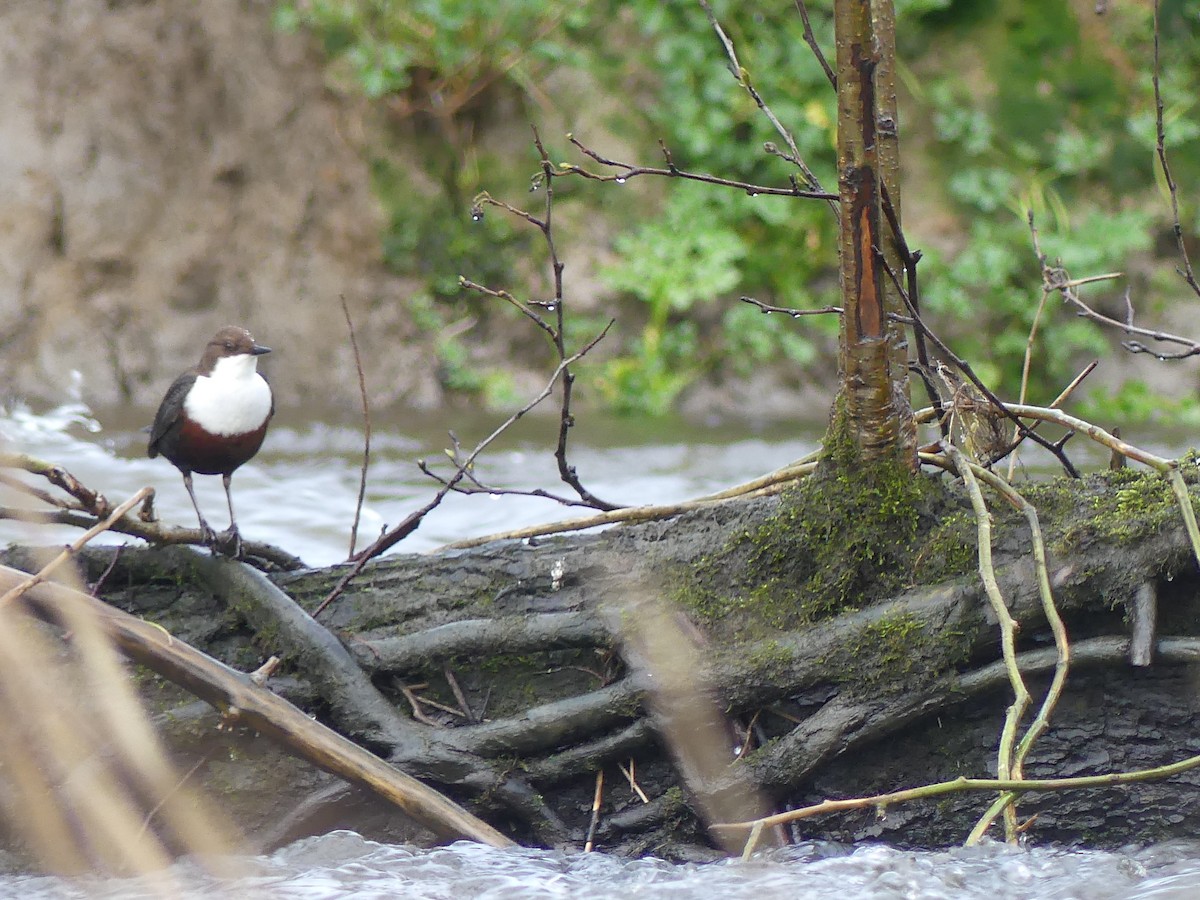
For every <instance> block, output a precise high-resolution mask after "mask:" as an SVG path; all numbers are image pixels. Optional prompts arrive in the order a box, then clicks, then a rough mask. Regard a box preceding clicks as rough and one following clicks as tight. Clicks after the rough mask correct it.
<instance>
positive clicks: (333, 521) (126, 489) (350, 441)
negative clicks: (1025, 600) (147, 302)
mask: <svg viewBox="0 0 1200 900" xmlns="http://www.w3.org/2000/svg"><path fill="white" fill-rule="evenodd" d="M152 416H153V411H152V410H145V411H141V412H129V411H125V410H118V411H112V412H100V413H93V412H92V411H90V410H88V409H87V408H86V407H84V406H82V405H78V404H72V405H65V406H62V407H59V408H58V409H55V410H51V411H50V412H48V413H42V414H40V415H34V414H33V413H31V412H29V411H28V410H25V409H23V408H16V409H12V410H10V411H8V412H7V414H4V413H0V436H4V437H6V438H7V439H8V441H9V442H10V444H11V445H12V446H13V447H14V449H19V450H22V451H24V452H26V453H30V454H32V455H34V456H37V457H40V458H43V459H46V460H48V461H52V462H56V463H58V464H60V465H63V466H65V467H66V468H67V469H68V470H70V471H71V473H72V474H74V475H75V476H76V477H77V478H79V479H80V480H81V481H83V482H84V483H85V484H87V485H88V486H90V487H94V488H96V489H99V490H101V491H103V493H104V494H105V496H106V497H107V498H108V499H109V500H110V501H112V502H113V503H114V504H116V503H119V502H120V501H121V500H123V499H125V498H126V497H129V496H130V495H132V494H133V493H135V492H136V491H137V490H138V489H139V488H141V487H143V486H145V485H153V486H154V487H155V489H156V491H157V496H156V500H155V507H156V509H157V511H158V515H159V518H160V519H162V520H163V521H165V522H170V523H174V524H180V525H186V526H192V527H194V526H195V524H196V514H195V512H194V511H193V510H192V506H191V502H190V501H189V500H188V496H187V493H186V492H185V490H184V487H183V480H182V479H181V478H180V477H179V473H178V472H177V471H176V470H175V469H174V467H172V466H171V464H170V463H168V462H166V461H165V460H163V459H162V458H161V457H160V458H158V459H153V460H151V459H147V458H146V435H145V434H144V433H143V432H142V431H141V426H143V425H144V424H145V423H146V422H148V421H149V420H150V419H151V418H152ZM499 421H503V417H491V418H488V419H484V418H482V417H480V416H478V415H476V416H465V415H450V414H448V415H447V416H446V417H445V418H444V419H440V420H439V419H438V418H434V417H424V418H420V417H416V416H407V417H405V418H404V419H403V420H390V421H389V420H383V421H375V422H373V428H372V430H373V434H372V439H371V464H370V469H369V479H368V490H367V494H366V502H365V504H364V506H363V510H362V517H361V522H360V525H359V531H358V534H359V541H358V546H359V547H361V546H363V545H364V544H365V543H369V542H370V541H371V540H372V539H373V538H374V537H375V536H377V535H378V534H379V531H380V529H382V528H384V527H385V526H387V525H395V524H397V523H398V522H400V521H401V520H403V519H404V517H405V516H407V515H408V514H409V513H410V512H412V511H413V510H415V509H419V508H420V507H421V506H422V505H423V504H425V503H426V502H428V500H429V499H430V498H431V497H432V496H433V495H434V493H435V492H436V490H437V487H438V485H437V483H436V482H434V481H433V480H432V479H431V478H430V477H428V476H427V475H425V474H423V473H422V472H421V470H420V469H419V468H418V466H417V465H416V460H418V459H426V460H428V461H429V464H430V467H431V468H435V469H440V471H441V473H442V474H443V475H448V474H451V473H452V472H453V468H452V467H451V466H450V463H449V460H448V459H447V457H446V449H447V448H449V447H450V446H451V440H450V438H449V436H448V434H447V429H448V428H455V429H457V431H456V433H457V435H458V437H459V438H460V440H461V442H462V445H463V447H465V448H466V451H467V452H469V451H470V450H471V449H472V448H473V447H474V446H475V444H476V443H478V442H479V441H480V440H482V439H483V438H484V437H486V436H487V435H488V434H489V433H490V432H491V431H492V430H493V429H494V428H495V427H496V425H497V423H498V422H499ZM556 429H557V422H556V421H549V420H533V421H522V422H521V423H520V427H519V428H517V429H514V430H513V436H512V437H509V436H508V435H507V434H506V435H505V437H504V439H502V440H501V441H498V442H497V443H496V445H494V446H493V447H490V448H489V449H488V450H487V451H485V453H484V454H482V455H481V456H480V458H479V460H478V462H477V464H476V466H475V468H474V472H475V474H476V476H477V477H478V478H479V480H480V481H482V482H484V483H486V484H488V485H489V486H493V487H499V488H505V489H512V490H524V491H529V490H534V489H539V488H540V489H543V490H548V491H553V492H555V493H556V494H561V495H563V496H564V497H573V496H574V495H573V494H572V493H571V490H570V488H568V487H566V486H565V485H563V484H562V483H561V482H560V481H559V477H558V470H557V466H556V463H555V460H554V456H553V453H554V446H555V441H556V437H557V431H556ZM820 434H821V431H820V429H819V428H818V427H816V426H813V425H809V426H805V427H803V428H800V429H797V428H796V427H795V426H786V427H785V426H778V425H777V426H773V427H771V428H763V429H759V430H758V431H757V433H756V432H755V431H754V430H749V429H747V427H746V426H740V427H735V426H711V427H702V426H697V425H691V424H688V423H685V422H667V423H664V422H661V421H659V422H651V423H642V422H630V421H623V420H611V419H610V420H603V421H602V420H600V419H599V418H597V419H596V420H595V421H585V422H584V423H582V424H581V425H580V426H578V427H577V428H576V429H575V432H574V433H573V440H574V442H575V443H574V445H573V446H572V448H571V453H570V458H569V462H570V463H571V464H572V465H574V466H576V468H577V470H578V472H579V476H580V478H581V479H582V481H583V483H584V485H585V486H586V487H587V488H588V489H589V490H590V491H592V493H594V494H595V495H597V496H599V497H600V498H602V499H604V500H607V501H609V502H612V503H619V504H621V505H640V504H646V503H666V502H672V501H679V500H687V499H691V498H694V497H698V496H701V495H703V494H705V493H709V492H712V491H716V490H720V489H722V488H726V487H730V486H732V485H735V484H738V483H740V482H743V481H747V480H749V479H751V478H755V477H757V476H759V475H762V474H765V473H767V472H770V471H771V470H772V469H775V468H778V467H779V466H781V465H784V464H786V463H788V462H791V461H793V460H795V459H797V458H798V457H800V456H803V455H804V454H806V453H808V452H810V451H811V450H813V449H814V448H815V447H816V446H817V441H818V440H819V439H820ZM362 458H363V438H362V428H361V424H360V423H358V422H346V423H340V422H337V421H336V420H333V419H328V418H327V419H324V420H313V419H309V420H305V421H302V420H298V419H289V418H288V417H287V415H286V414H281V415H279V416H278V417H277V418H276V421H275V422H274V423H273V425H272V428H271V431H270V433H269V434H268V436H267V440H266V443H265V445H264V447H263V450H262V452H260V453H259V455H258V456H256V457H255V458H254V459H253V460H252V461H251V462H250V463H249V464H247V465H245V466H243V467H242V468H241V469H239V470H238V471H237V473H236V474H235V475H234V478H233V499H234V508H235V510H236V512H237V517H238V525H239V527H240V529H241V532H242V535H243V536H244V537H246V538H248V539H252V540H261V541H267V542H270V543H274V544H277V545H279V546H280V547H282V548H283V549H285V550H287V551H289V552H291V553H293V554H295V555H297V556H299V557H300V558H301V559H303V560H304V561H305V562H306V563H308V564H309V565H314V566H320V565H329V564H331V563H334V562H338V561H341V560H343V559H345V558H346V555H347V552H348V550H349V537H350V529H351V525H352V523H353V520H354V510H355V506H356V504H357V500H358V490H359V481H360V473H361V467H362ZM195 485H196V494H197V497H198V500H199V503H200V506H201V509H202V510H203V511H204V513H205V517H206V518H207V519H209V521H210V523H211V524H212V525H213V527H214V528H216V529H218V530H220V529H221V528H223V527H225V524H226V522H227V519H228V514H227V512H226V508H225V496H224V492H223V490H222V488H221V479H220V478H216V477H206V476H200V475H197V476H196V477H195ZM0 496H2V495H0ZM4 502H5V503H13V502H15V501H14V500H13V499H12V498H11V497H9V498H8V499H5V501H4ZM589 512H594V510H589V509H586V508H582V507H564V506H562V505H560V504H558V503H555V502H552V501H549V500H546V499H542V498H540V497H530V496H522V495H517V494H487V493H484V494H476V495H472V496H464V495H460V494H451V495H450V496H448V497H447V498H446V500H445V501H444V502H443V503H442V505H441V506H439V507H438V508H437V509H436V510H434V512H433V513H432V514H430V515H429V516H428V517H427V518H426V520H425V521H424V522H423V523H422V525H421V527H420V528H419V529H418V530H417V531H416V533H414V534H413V535H412V536H411V537H410V538H409V539H408V540H406V541H405V542H404V543H403V544H401V545H400V548H399V549H400V550H409V551H413V552H420V551H425V550H429V549H432V548H434V547H437V546H439V545H441V544H444V543H447V542H450V541H455V540H460V539H463V538H467V537H476V536H480V535H485V534H492V533H495V532H500V531H507V530H511V529H514V528H519V527H522V526H525V525H533V524H539V523H545V522H553V521H557V520H560V519H564V518H574V517H578V516H583V515H587V514H588V513H589ZM71 534H72V529H67V528H59V529H49V528H45V527H39V528H37V529H36V530H31V529H30V528H29V527H28V526H16V525H13V524H12V523H3V522H0V541H4V542H8V541H14V540H25V541H31V540H36V541H41V542H60V541H68V540H70V539H71ZM76 536H77V533H76ZM104 540H106V541H109V542H113V541H118V540H124V539H123V538H119V537H107V538H105V539H104Z"/></svg>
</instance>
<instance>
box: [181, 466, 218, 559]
mask: <svg viewBox="0 0 1200 900" xmlns="http://www.w3.org/2000/svg"><path fill="white" fill-rule="evenodd" d="M183 486H184V487H185V488H187V492H188V496H189V497H191V498H192V506H193V507H194V508H195V510H196V518H197V519H199V520H200V534H202V535H203V536H204V543H205V544H206V545H207V546H208V549H209V550H211V551H213V553H216V552H217V533H216V532H215V531H213V530H212V528H210V527H209V525H208V522H206V521H205V520H204V513H202V512H200V504H199V503H197V502H196V492H195V491H193V490H192V473H191V472H184V473H183Z"/></svg>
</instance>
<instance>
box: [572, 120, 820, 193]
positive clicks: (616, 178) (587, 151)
mask: <svg viewBox="0 0 1200 900" xmlns="http://www.w3.org/2000/svg"><path fill="white" fill-rule="evenodd" d="M567 140H569V141H570V142H571V143H572V144H574V145H575V146H576V147H577V148H578V149H579V151H580V152H581V153H583V154H584V155H585V156H588V157H590V158H591V159H593V160H595V161H596V162H598V163H599V164H600V165H602V166H608V167H610V168H613V169H619V170H620V171H619V172H618V173H617V174H615V175H600V174H597V173H596V172H592V171H589V170H588V169H585V168H583V166H577V165H575V164H574V163H567V162H561V163H559V164H558V167H557V169H556V170H555V172H554V174H555V176H556V177H562V176H564V175H578V176H579V177H580V178H587V179H589V180H591V181H612V182H616V183H617V184H624V183H625V182H627V181H628V180H629V179H631V178H637V177H638V176H640V175H658V176H660V177H663V178H681V179H683V180H684V181H699V182H701V183H703V184H715V185H719V186H721V187H731V188H736V189H737V190H740V191H744V192H745V193H747V194H749V195H750V196H751V197H757V196H759V195H762V196H764V197H803V198H805V199H809V200H827V201H830V202H832V203H836V202H837V200H838V195H837V194H830V193H828V192H827V191H823V190H820V189H816V190H806V189H804V188H801V187H800V185H799V183H794V184H792V185H791V186H790V187H786V188H781V187H771V186H769V185H764V184H750V183H749V182H745V181H737V180H735V179H732V178H721V177H720V176H717V175H707V174H704V173H702V172H687V171H684V170H683V169H680V168H679V167H677V166H675V165H670V166H668V167H667V168H665V169H659V168H655V167H653V166H635V165H632V164H630V163H623V162H618V161H617V160H615V159H608V158H606V157H604V156H601V155H600V154H599V153H597V152H596V151H595V150H592V149H591V148H590V147H586V146H585V145H584V144H582V143H581V142H580V141H579V140H578V139H577V138H576V137H575V136H574V135H567Z"/></svg>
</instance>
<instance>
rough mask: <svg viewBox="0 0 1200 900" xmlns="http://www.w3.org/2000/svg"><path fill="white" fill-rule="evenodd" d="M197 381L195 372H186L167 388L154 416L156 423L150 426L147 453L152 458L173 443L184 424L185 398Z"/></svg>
mask: <svg viewBox="0 0 1200 900" xmlns="http://www.w3.org/2000/svg"><path fill="white" fill-rule="evenodd" d="M195 383H196V373H195V372H184V373H183V374H182V375H180V376H179V377H178V378H176V379H175V383H174V384H172V385H171V387H170V388H168V390H167V396H165V397H163V402H162V404H161V405H160V406H159V407H158V412H157V413H156V414H155V416H154V424H153V425H151V426H150V446H149V447H148V448H147V453H148V454H149V456H150V458H151V459H154V457H156V456H158V454H159V453H162V452H163V451H164V450H166V449H167V447H165V446H164V441H166V444H167V445H170V444H171V443H173V440H172V439H173V438H174V437H175V435H177V434H178V433H179V429H180V428H181V427H182V425H183V399H184V397H186V396H187V392H188V391H190V390H191V389H192V385H193V384H195Z"/></svg>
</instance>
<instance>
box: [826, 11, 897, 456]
mask: <svg viewBox="0 0 1200 900" xmlns="http://www.w3.org/2000/svg"><path fill="white" fill-rule="evenodd" d="M834 15H835V17H836V18H835V33H836V39H837V77H838V188H839V194H840V196H841V233H840V251H841V288H842V307H843V310H844V312H843V315H842V334H841V344H840V360H839V369H840V382H841V388H840V392H839V395H838V399H837V401H836V402H835V404H834V412H833V423H832V425H831V428H830V431H831V434H833V435H836V436H838V438H839V440H838V441H835V442H831V444H830V446H831V450H832V455H833V457H834V459H838V458H839V457H840V456H842V455H844V456H845V459H846V462H848V463H852V462H853V461H854V460H857V459H862V460H867V461H884V460H889V461H895V462H899V463H900V464H902V465H903V466H904V467H906V468H907V469H909V470H910V471H915V470H916V468H917V456H916V426H915V424H914V423H913V418H912V409H911V405H910V402H909V389H908V367H907V364H908V359H907V346H906V342H905V339H904V335H903V331H902V329H901V328H900V327H899V326H898V325H897V323H896V322H894V321H893V320H892V319H891V318H890V316H891V315H892V314H896V313H903V311H904V310H903V305H902V304H901V302H900V295H899V292H898V291H897V289H896V287H895V285H894V284H893V283H892V282H891V279H890V277H889V275H888V274H887V272H886V270H885V267H884V262H883V260H884V258H885V256H888V257H890V261H889V265H890V267H891V268H892V272H893V273H895V274H896V275H897V277H899V276H900V274H901V273H902V272H903V269H902V267H900V266H899V265H898V261H899V254H898V252H897V248H896V242H895V236H894V235H891V234H889V233H888V232H889V229H886V228H885V227H884V224H883V215H882V205H881V204H882V202H883V192H884V189H885V187H886V189H887V194H888V199H889V201H890V203H891V205H892V209H893V211H894V213H895V219H896V223H897V224H898V223H899V211H900V185H899V140H898V123H897V112H896V92H895V14H894V11H893V10H892V4H891V0H839V2H838V3H837V4H836V6H835V13H834Z"/></svg>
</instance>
